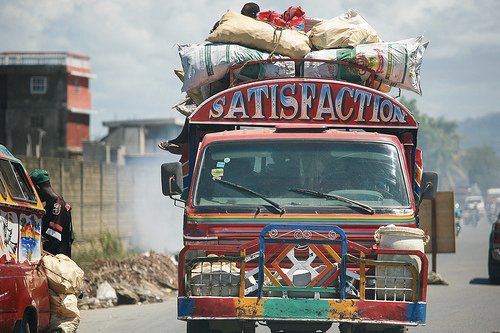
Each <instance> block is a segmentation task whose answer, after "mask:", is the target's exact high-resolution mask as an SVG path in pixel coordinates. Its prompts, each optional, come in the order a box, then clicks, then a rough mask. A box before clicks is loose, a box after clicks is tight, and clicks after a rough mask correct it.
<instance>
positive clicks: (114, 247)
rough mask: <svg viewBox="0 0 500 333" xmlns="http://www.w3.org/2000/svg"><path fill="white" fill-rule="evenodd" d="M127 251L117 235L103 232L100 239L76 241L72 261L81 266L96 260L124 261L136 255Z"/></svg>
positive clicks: (131, 251)
mask: <svg viewBox="0 0 500 333" xmlns="http://www.w3.org/2000/svg"><path fill="white" fill-rule="evenodd" d="M134 252H135V251H133V250H127V249H126V248H125V246H124V245H123V242H122V240H121V239H120V236H119V235H118V234H117V233H112V232H109V231H105V232H102V233H101V234H100V235H99V237H97V238H93V239H90V240H81V241H78V240H77V241H76V242H75V243H74V244H73V248H72V259H73V260H74V261H75V262H76V263H77V264H78V265H79V266H80V267H85V266H86V265H87V264H90V263H92V262H94V261H95V260H96V259H117V260H120V259H123V258H126V257H127V256H128V255H130V254H132V253H134Z"/></svg>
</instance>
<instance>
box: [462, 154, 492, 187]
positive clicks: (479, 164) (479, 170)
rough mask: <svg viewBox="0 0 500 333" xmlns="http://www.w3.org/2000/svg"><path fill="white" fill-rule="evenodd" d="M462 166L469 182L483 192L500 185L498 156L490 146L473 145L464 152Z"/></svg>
mask: <svg viewBox="0 0 500 333" xmlns="http://www.w3.org/2000/svg"><path fill="white" fill-rule="evenodd" d="M464 157H465V158H464V166H465V168H466V171H467V175H468V176H469V181H470V183H471V184H474V183H476V184H477V185H478V186H479V189H480V190H481V192H482V193H483V194H485V193H486V190H487V189H489V188H492V187H500V157H498V155H497V154H496V153H495V150H494V149H493V147H491V146H482V147H473V148H469V149H467V150H466V152H465V154H464Z"/></svg>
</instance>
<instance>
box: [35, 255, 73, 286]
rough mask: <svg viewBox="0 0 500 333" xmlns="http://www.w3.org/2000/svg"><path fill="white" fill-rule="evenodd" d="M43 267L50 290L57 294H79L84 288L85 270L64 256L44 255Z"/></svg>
mask: <svg viewBox="0 0 500 333" xmlns="http://www.w3.org/2000/svg"><path fill="white" fill-rule="evenodd" d="M42 265H43V267H44V269H45V274H46V275H47V280H48V282H49V288H50V289H51V290H53V291H54V292H55V293H57V294H79V293H80V292H81V290H82V287H83V270H82V269H81V268H80V267H78V265H77V264H76V263H75V262H74V261H73V260H71V259H70V258H69V257H68V256H66V255H64V254H58V255H55V256H54V255H51V254H48V255H44V256H43V257H42Z"/></svg>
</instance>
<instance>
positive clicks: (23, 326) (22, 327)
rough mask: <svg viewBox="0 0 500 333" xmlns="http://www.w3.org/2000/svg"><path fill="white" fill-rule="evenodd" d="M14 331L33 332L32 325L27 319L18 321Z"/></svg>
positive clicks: (19, 332) (18, 332) (16, 332)
mask: <svg viewBox="0 0 500 333" xmlns="http://www.w3.org/2000/svg"><path fill="white" fill-rule="evenodd" d="M14 333H31V329H30V325H29V323H28V321H27V320H26V319H24V318H23V319H22V320H18V321H16V324H15V325H14Z"/></svg>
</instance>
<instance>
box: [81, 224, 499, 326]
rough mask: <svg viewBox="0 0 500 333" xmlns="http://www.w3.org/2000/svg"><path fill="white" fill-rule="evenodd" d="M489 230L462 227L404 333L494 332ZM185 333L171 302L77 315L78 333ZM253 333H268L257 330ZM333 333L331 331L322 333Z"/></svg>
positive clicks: (486, 226) (496, 320)
mask: <svg viewBox="0 0 500 333" xmlns="http://www.w3.org/2000/svg"><path fill="white" fill-rule="evenodd" d="M489 228H490V225H489V224H487V223H486V222H485V221H482V222H481V223H480V224H479V225H478V227H476V228H473V227H468V226H464V228H463V229H462V233H461V235H460V236H459V238H458V240H457V252H456V253H454V254H439V255H438V257H437V261H436V263H437V271H438V273H440V274H441V275H442V276H443V278H444V279H446V280H447V281H448V282H449V285H448V286H441V285H431V286H429V289H428V307H427V322H428V324H427V326H426V327H412V328H410V329H409V332H410V333H417V332H420V333H430V332H432V333H456V332H464V333H480V332H481V333H492V332H495V333H500V285H496V286H495V285H490V284H489V283H488V280H487V276H488V270H487V249H488V235H489ZM95 332H123V333H128V332H131V333H142V332H148V333H163V332H185V324H184V323H183V322H180V321H177V320H176V302H175V298H173V299H171V300H169V301H167V302H164V303H160V304H148V305H130V306H120V307H116V308H111V309H103V310H87V311H82V322H81V324H80V328H79V329H78V333H95ZM257 332H258V333H264V332H266V333H267V332H269V330H268V329H267V328H266V327H259V328H258V329H257ZM333 332H338V330H337V328H336V326H335V325H334V327H332V328H331V329H330V330H329V331H328V333H333Z"/></svg>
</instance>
